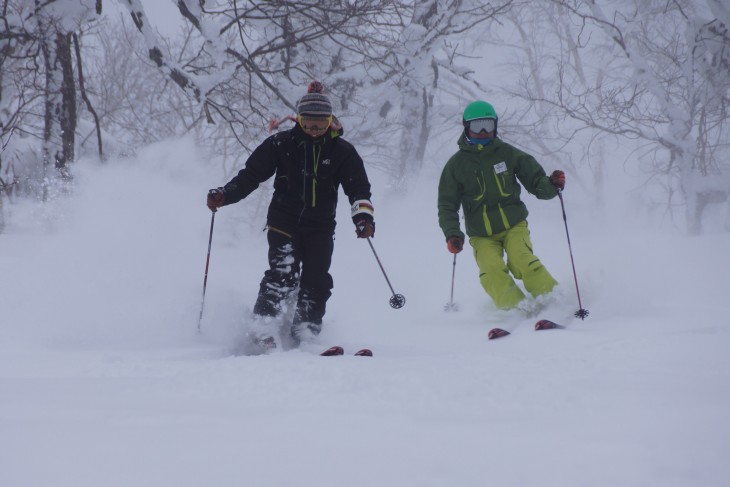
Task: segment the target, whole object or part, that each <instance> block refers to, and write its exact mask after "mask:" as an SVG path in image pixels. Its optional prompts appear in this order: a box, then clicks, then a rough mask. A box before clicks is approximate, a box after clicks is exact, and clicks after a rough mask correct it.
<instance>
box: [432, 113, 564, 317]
mask: <svg viewBox="0 0 730 487" xmlns="http://www.w3.org/2000/svg"><path fill="white" fill-rule="evenodd" d="M497 120H498V118H497V112H496V111H495V110H494V108H493V107H492V105H490V104H489V103H487V102H485V101H475V102H473V103H471V104H469V105H468V106H467V107H466V109H465V110H464V117H463V124H464V132H463V133H462V134H461V136H460V137H459V142H458V144H459V151H458V152H457V153H456V154H454V155H453V156H452V157H451V158H450V159H449V161H448V162H447V163H446V166H445V167H444V169H443V172H442V173H441V180H440V181H439V195H438V212H439V225H440V226H441V230H443V232H444V236H445V237H446V242H447V248H448V250H449V252H451V253H453V254H456V253H459V252H461V250H462V249H463V246H464V233H463V232H462V231H461V228H460V226H459V208H462V209H463V212H464V223H465V226H466V234H467V235H468V236H469V243H470V244H471V246H472V248H473V249H474V258H475V259H476V262H477V265H478V266H479V280H480V281H481V284H482V287H483V288H484V290H485V291H486V292H487V294H489V296H490V297H491V298H492V300H493V301H494V304H495V305H496V306H497V308H500V309H505V310H507V309H512V308H515V307H516V306H517V305H518V304H519V303H520V301H522V300H523V299H524V298H525V295H524V293H523V292H522V290H521V289H520V288H519V287H518V286H517V285H516V284H515V281H514V280H513V279H512V276H514V277H516V278H517V279H521V280H522V282H523V284H524V286H525V289H526V290H527V291H528V292H529V293H530V294H531V295H533V296H535V297H537V296H540V295H543V294H547V293H549V292H550V291H552V289H553V287H555V285H556V284H557V281H556V280H555V279H553V276H551V275H550V273H549V272H548V270H547V269H546V268H545V266H543V265H542V263H541V262H540V259H538V258H537V257H536V256H535V255H534V254H533V253H532V242H531V241H530V231H529V230H528V229H527V207H526V206H525V204H524V203H523V202H522V201H521V200H520V191H521V188H520V184H519V183H522V186H524V188H525V189H526V190H527V191H528V192H530V193H531V194H533V195H535V196H536V197H537V198H539V199H543V200H548V199H551V198H554V197H555V196H557V194H558V191H562V190H563V188H564V187H565V173H564V172H563V171H559V170H556V171H554V172H553V173H552V174H551V175H550V177H548V176H547V175H546V174H545V170H544V169H543V168H542V166H540V164H538V162H537V161H536V160H535V158H534V157H532V156H531V155H529V154H527V153H525V152H522V151H521V150H519V149H517V148H515V147H513V146H511V145H510V144H508V143H506V142H503V141H502V140H500V139H499V138H497ZM518 180H519V183H518ZM504 253H506V254H507V262H506V263H505V261H504V257H503V255H504ZM510 273H511V274H512V276H510Z"/></svg>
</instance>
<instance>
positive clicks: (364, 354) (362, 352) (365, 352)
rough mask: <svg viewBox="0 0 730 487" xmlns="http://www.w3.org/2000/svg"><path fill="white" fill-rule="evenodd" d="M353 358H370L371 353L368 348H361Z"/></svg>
mask: <svg viewBox="0 0 730 487" xmlns="http://www.w3.org/2000/svg"><path fill="white" fill-rule="evenodd" d="M355 356H356V357H372V356H373V351H372V350H370V349H369V348H363V349H362V350H358V351H357V352H355Z"/></svg>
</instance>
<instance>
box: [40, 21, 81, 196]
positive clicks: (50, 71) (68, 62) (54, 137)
mask: <svg viewBox="0 0 730 487" xmlns="http://www.w3.org/2000/svg"><path fill="white" fill-rule="evenodd" d="M44 24H45V25H41V33H42V39H41V49H42V51H43V58H44V63H45V68H46V86H45V95H44V96H45V114H44V122H45V123H44V130H43V163H44V172H45V176H46V177H45V179H46V181H45V182H44V185H46V186H47V185H48V184H49V182H50V180H51V179H55V178H56V177H58V176H60V177H61V179H62V180H65V181H68V180H70V179H71V173H70V170H69V165H70V163H72V162H73V160H74V142H75V135H76V86H75V83H74V70H73V58H72V56H71V38H72V37H71V36H72V33H70V32H58V31H57V30H56V28H55V26H54V25H53V23H52V22H48V23H44ZM51 165H53V167H54V169H55V171H56V172H55V174H52V173H50V172H49V169H50V167H51ZM47 189H48V188H47V187H46V190H44V198H45V197H46V196H47Z"/></svg>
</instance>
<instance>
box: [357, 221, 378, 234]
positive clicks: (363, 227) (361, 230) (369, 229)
mask: <svg viewBox="0 0 730 487" xmlns="http://www.w3.org/2000/svg"><path fill="white" fill-rule="evenodd" d="M355 233H356V234H357V238H370V237H373V236H375V221H374V220H373V219H372V218H366V217H363V218H360V219H359V220H358V221H356V222H355Z"/></svg>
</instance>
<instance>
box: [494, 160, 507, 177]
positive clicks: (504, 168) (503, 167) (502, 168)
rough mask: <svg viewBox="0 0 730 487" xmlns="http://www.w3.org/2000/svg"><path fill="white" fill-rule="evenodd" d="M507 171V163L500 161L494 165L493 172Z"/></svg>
mask: <svg viewBox="0 0 730 487" xmlns="http://www.w3.org/2000/svg"><path fill="white" fill-rule="evenodd" d="M503 172H507V163H506V162H504V161H502V162H499V163H497V164H495V165H494V173H495V174H501V173H503Z"/></svg>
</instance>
